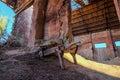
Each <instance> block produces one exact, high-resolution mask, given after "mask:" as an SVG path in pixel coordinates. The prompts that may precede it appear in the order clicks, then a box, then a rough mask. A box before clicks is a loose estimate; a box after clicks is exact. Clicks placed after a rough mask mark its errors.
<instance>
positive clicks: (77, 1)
mask: <svg viewBox="0 0 120 80" xmlns="http://www.w3.org/2000/svg"><path fill="white" fill-rule="evenodd" d="M75 2H76V3H78V4H80V5H81V6H85V3H84V1H83V0H75Z"/></svg>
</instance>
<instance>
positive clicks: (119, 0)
mask: <svg viewBox="0 0 120 80" xmlns="http://www.w3.org/2000/svg"><path fill="white" fill-rule="evenodd" d="M114 4H115V8H116V11H117V14H118V18H119V21H120V0H114Z"/></svg>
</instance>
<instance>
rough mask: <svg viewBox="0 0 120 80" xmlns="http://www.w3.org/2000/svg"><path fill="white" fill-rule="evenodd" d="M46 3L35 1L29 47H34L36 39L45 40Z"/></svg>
mask: <svg viewBox="0 0 120 80" xmlns="http://www.w3.org/2000/svg"><path fill="white" fill-rule="evenodd" d="M46 1H47V0H34V4H33V16H32V24H31V30H30V37H29V41H28V47H32V46H34V42H35V40H36V39H43V37H44V21H45V9H46Z"/></svg>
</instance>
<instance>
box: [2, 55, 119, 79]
mask: <svg viewBox="0 0 120 80" xmlns="http://www.w3.org/2000/svg"><path fill="white" fill-rule="evenodd" d="M0 56H1V57H0V80H120V79H116V78H113V77H110V76H106V75H104V74H100V73H97V72H95V71H91V70H88V69H85V68H83V67H81V66H78V65H74V64H72V63H69V62H68V61H65V67H66V69H65V70H61V69H60V66H59V61H58V58H57V57H56V56H53V55H51V56H47V57H44V58H41V59H39V58H37V57H33V55H32V54H25V55H19V56H8V55H4V54H1V55H0Z"/></svg>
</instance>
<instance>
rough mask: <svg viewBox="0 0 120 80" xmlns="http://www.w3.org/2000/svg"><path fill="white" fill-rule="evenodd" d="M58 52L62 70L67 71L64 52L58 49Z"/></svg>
mask: <svg viewBox="0 0 120 80" xmlns="http://www.w3.org/2000/svg"><path fill="white" fill-rule="evenodd" d="M56 51H57V55H58V58H59V63H60V67H61V69H65V66H64V60H63V54H64V53H63V50H60V48H59V47H58V48H57V49H56Z"/></svg>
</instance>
